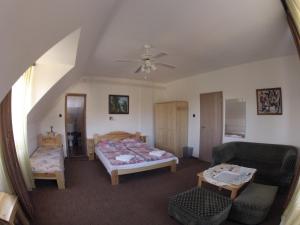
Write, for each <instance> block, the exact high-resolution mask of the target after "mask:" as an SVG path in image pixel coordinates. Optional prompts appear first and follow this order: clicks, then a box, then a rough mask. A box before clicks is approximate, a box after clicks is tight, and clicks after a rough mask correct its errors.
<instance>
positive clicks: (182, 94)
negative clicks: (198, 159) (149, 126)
mask: <svg viewBox="0 0 300 225" xmlns="http://www.w3.org/2000/svg"><path fill="white" fill-rule="evenodd" d="M272 87H281V88H282V94H283V115H282V116H258V115H257V113H256V89H259V88H272ZM215 91H222V92H223V98H224V100H225V99H229V98H242V99H245V100H246V120H247V123H246V138H245V139H242V140H244V141H255V142H266V143H280V144H293V145H296V146H300V137H299V130H300V116H299V115H300V101H299V98H300V64H299V59H298V57H297V56H288V57H282V58H274V59H269V60H264V61H260V62H254V63H249V64H243V65H239V66H235V67H230V68H225V69H222V70H218V71H213V72H209V73H205V74H200V75H196V76H194V77H190V78H186V79H182V80H177V81H174V82H171V83H169V84H168V85H167V94H166V98H167V99H168V100H186V101H188V102H189V135H188V137H189V140H188V144H189V146H192V147H193V148H194V156H198V155H199V143H200V140H199V139H200V94H201V93H208V92H215ZM224 105H225V104H224ZM224 111H225V110H224ZM192 114H196V117H195V118H193V117H192ZM232 140H241V139H232V138H228V137H223V141H224V142H228V141H232Z"/></svg>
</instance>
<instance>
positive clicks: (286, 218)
mask: <svg viewBox="0 0 300 225" xmlns="http://www.w3.org/2000/svg"><path fill="white" fill-rule="evenodd" d="M299 218H300V179H299V180H298V184H297V187H296V189H295V192H294V195H293V197H292V199H291V201H290V203H289V205H288V207H287V208H286V210H285V212H284V213H283V216H282V218H281V223H280V225H300V220H299Z"/></svg>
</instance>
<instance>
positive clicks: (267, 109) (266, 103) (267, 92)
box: [256, 88, 282, 115]
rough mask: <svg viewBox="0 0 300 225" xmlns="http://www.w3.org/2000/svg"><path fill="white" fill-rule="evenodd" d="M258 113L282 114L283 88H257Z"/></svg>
mask: <svg viewBox="0 0 300 225" xmlns="http://www.w3.org/2000/svg"><path fill="white" fill-rule="evenodd" d="M256 99H257V115H282V95H281V88H266V89H257V90H256Z"/></svg>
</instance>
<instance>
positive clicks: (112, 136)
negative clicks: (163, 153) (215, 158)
mask: <svg viewBox="0 0 300 225" xmlns="http://www.w3.org/2000/svg"><path fill="white" fill-rule="evenodd" d="M126 138H135V139H137V140H141V133H140V132H136V133H135V134H131V133H127V132H123V131H115V132H111V133H108V134H105V135H99V134H95V135H94V143H95V145H96V144H97V143H99V141H101V140H122V139H126ZM96 157H97V155H96ZM97 158H98V157H97ZM99 161H101V160H100V159H99ZM163 167H170V169H171V172H173V173H175V172H176V160H172V161H169V162H163V163H158V164H155V165H151V166H145V167H141V168H133V169H118V170H113V171H112V172H111V184H112V185H117V184H119V176H120V175H125V174H131V173H138V172H143V171H147V170H154V169H159V168H163Z"/></svg>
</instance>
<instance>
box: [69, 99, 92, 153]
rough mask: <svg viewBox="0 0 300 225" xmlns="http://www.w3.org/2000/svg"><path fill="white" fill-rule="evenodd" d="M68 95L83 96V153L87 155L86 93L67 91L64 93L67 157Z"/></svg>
mask: <svg viewBox="0 0 300 225" xmlns="http://www.w3.org/2000/svg"><path fill="white" fill-rule="evenodd" d="M68 96H77V97H83V98H84V104H83V118H84V119H83V126H84V134H83V137H84V145H83V146H82V147H83V150H84V152H85V155H86V156H87V136H86V94H81V93H67V94H66V95H65V139H66V151H67V157H68V158H70V157H71V156H70V152H69V147H68V134H67V111H68V107H67V98H68Z"/></svg>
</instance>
